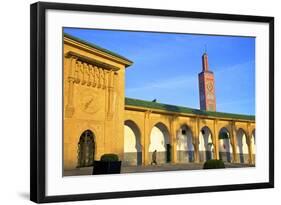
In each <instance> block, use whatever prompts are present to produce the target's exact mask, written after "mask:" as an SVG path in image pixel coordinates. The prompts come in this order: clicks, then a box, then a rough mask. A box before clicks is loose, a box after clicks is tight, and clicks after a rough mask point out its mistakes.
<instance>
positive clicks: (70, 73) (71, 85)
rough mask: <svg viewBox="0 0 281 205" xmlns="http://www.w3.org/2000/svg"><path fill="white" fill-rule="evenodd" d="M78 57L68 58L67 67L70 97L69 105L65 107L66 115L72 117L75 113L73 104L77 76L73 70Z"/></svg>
mask: <svg viewBox="0 0 281 205" xmlns="http://www.w3.org/2000/svg"><path fill="white" fill-rule="evenodd" d="M76 61H77V58H76V57H70V58H68V64H67V69H69V71H68V77H67V81H68V92H67V93H68V97H67V105H66V108H65V117H72V115H73V114H74V105H73V90H74V83H75V77H74V76H73V70H75V67H76Z"/></svg>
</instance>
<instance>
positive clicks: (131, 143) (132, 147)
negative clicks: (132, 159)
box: [124, 125, 137, 152]
mask: <svg viewBox="0 0 281 205" xmlns="http://www.w3.org/2000/svg"><path fill="white" fill-rule="evenodd" d="M124 132H125V136H124V152H137V148H136V135H135V133H134V131H133V129H132V128H131V127H129V126H127V125H124Z"/></svg>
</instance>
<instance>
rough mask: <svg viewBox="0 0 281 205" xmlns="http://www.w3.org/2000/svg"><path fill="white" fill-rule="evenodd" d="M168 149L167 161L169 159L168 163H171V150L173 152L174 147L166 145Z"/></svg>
mask: <svg viewBox="0 0 281 205" xmlns="http://www.w3.org/2000/svg"><path fill="white" fill-rule="evenodd" d="M166 147H167V152H166V154H167V156H166V159H167V163H169V162H171V150H172V146H171V145H170V144H167V145H166Z"/></svg>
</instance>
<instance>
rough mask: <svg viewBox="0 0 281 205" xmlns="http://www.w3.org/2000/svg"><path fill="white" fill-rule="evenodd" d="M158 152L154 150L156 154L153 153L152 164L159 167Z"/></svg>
mask: <svg viewBox="0 0 281 205" xmlns="http://www.w3.org/2000/svg"><path fill="white" fill-rule="evenodd" d="M156 160H157V150H154V152H153V153H152V162H151V165H153V164H155V165H157V161H156Z"/></svg>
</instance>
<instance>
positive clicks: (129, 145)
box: [123, 120, 142, 166]
mask: <svg viewBox="0 0 281 205" xmlns="http://www.w3.org/2000/svg"><path fill="white" fill-rule="evenodd" d="M123 163H124V165H134V166H137V165H141V164H142V146H141V132H140V129H139V127H138V126H137V124H136V123H135V122H134V121H132V120H126V121H125V122H124V162H123Z"/></svg>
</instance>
